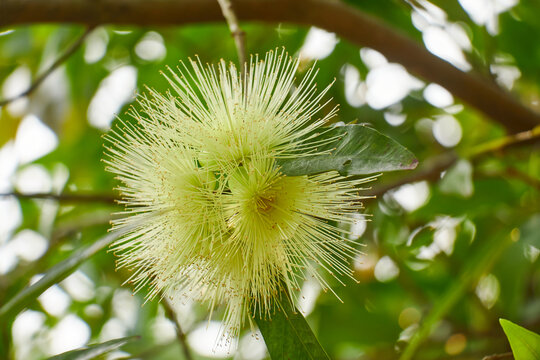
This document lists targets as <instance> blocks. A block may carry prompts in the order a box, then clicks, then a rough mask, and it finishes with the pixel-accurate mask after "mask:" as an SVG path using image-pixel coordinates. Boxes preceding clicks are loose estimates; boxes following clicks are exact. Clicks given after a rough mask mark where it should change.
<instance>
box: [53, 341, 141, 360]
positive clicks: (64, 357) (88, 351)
mask: <svg viewBox="0 0 540 360" xmlns="http://www.w3.org/2000/svg"><path fill="white" fill-rule="evenodd" d="M138 339H139V336H130V337H125V338H120V339H114V340H109V341H105V342H104V343H101V344H94V345H89V346H87V347H84V348H80V349H76V350H71V351H68V352H65V353H62V354H59V355H56V356H53V357H51V358H49V360H89V359H93V358H95V357H96V356H99V355H103V354H106V353H108V352H110V351H112V350H116V349H118V348H119V347H120V346H123V345H125V344H127V343H128V342H131V341H134V340H138Z"/></svg>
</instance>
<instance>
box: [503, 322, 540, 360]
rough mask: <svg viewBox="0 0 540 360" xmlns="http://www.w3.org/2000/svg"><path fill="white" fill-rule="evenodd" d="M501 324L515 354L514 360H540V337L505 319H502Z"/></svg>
mask: <svg viewBox="0 0 540 360" xmlns="http://www.w3.org/2000/svg"><path fill="white" fill-rule="evenodd" d="M499 322H500V323H501V326H502V328H503V330H504V333H505V334H506V336H507V337H508V341H509V342H510V346H511V347H512V352H513V353H514V359H516V360H537V359H540V335H538V334H535V333H533V332H532V331H529V330H527V329H525V328H523V327H521V326H519V325H516V324H514V323H513V322H511V321H508V320H505V319H500V320H499Z"/></svg>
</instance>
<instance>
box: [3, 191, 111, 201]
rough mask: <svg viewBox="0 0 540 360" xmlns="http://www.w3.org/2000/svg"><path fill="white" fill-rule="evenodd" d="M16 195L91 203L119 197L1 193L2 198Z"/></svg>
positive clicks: (17, 196)
mask: <svg viewBox="0 0 540 360" xmlns="http://www.w3.org/2000/svg"><path fill="white" fill-rule="evenodd" d="M8 196H14V197H16V198H18V199H50V200H56V201H58V202H62V203H91V202H102V203H106V204H116V203H117V200H118V198H116V197H115V196H114V195H108V194H51V193H28V194H23V193H20V192H18V191H14V192H11V193H5V194H0V198H2V197H8Z"/></svg>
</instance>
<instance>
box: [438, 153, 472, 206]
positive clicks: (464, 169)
mask: <svg viewBox="0 0 540 360" xmlns="http://www.w3.org/2000/svg"><path fill="white" fill-rule="evenodd" d="M439 188H440V189H441V192H442V193H443V194H450V195H458V196H461V197H464V198H469V197H471V196H472V194H473V192H474V185H473V166H472V164H471V163H470V162H469V161H467V160H464V159H462V160H458V161H457V162H456V163H455V164H454V165H453V166H452V167H451V168H450V169H448V171H446V174H445V175H444V176H443V178H442V179H441V181H440V183H439Z"/></svg>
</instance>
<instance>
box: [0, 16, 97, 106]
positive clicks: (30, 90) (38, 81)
mask: <svg viewBox="0 0 540 360" xmlns="http://www.w3.org/2000/svg"><path fill="white" fill-rule="evenodd" d="M93 29H94V26H88V27H87V28H86V30H85V31H84V33H83V34H82V35H81V36H80V37H79V38H78V39H77V40H76V41H75V42H74V43H73V44H71V46H70V47H69V48H67V50H66V51H65V52H64V53H63V54H62V55H60V57H59V58H58V59H56V61H55V62H53V63H52V64H51V66H49V67H48V68H47V70H45V71H44V72H43V73H42V74H41V75H39V76H38V77H37V78H36V79H35V80H34V82H33V83H32V84H31V85H30V87H29V88H28V89H26V90H25V91H23V92H22V93H20V94H18V95H15V96H13V97H10V98H7V99H3V100H0V106H5V105H7V104H9V103H10V102H13V101H15V100H17V99H20V98H22V97H24V96H28V95H30V94H32V93H33V92H34V91H35V90H36V89H37V88H38V87H39V85H41V83H43V81H45V79H46V78H47V77H48V76H49V75H51V74H52V73H53V72H54V70H56V69H57V68H58V67H59V66H60V65H62V63H64V62H65V61H66V60H67V59H68V58H69V57H70V56H71V55H73V54H74V53H75V52H76V51H77V49H79V47H80V46H81V45H82V43H83V41H84V39H86V37H87V36H88V34H90V32H91V31H92V30H93Z"/></svg>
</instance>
